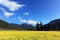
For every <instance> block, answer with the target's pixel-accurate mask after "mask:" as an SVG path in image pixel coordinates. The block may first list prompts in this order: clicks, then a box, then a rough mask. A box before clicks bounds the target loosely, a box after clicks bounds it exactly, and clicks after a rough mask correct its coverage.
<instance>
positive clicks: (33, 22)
mask: <svg viewBox="0 0 60 40" xmlns="http://www.w3.org/2000/svg"><path fill="white" fill-rule="evenodd" d="M20 22H22V23H28V24H32V25H36V23H37V21H34V20H20Z"/></svg>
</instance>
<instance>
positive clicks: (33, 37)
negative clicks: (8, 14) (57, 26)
mask: <svg viewBox="0 0 60 40" xmlns="http://www.w3.org/2000/svg"><path fill="white" fill-rule="evenodd" d="M0 40H60V32H59V31H0Z"/></svg>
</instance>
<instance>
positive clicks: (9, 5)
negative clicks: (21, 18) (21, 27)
mask: <svg viewBox="0 0 60 40" xmlns="http://www.w3.org/2000/svg"><path fill="white" fill-rule="evenodd" d="M0 4H1V5H3V6H5V7H7V8H9V9H10V10H11V11H15V10H18V9H19V8H22V7H23V6H25V5H23V4H18V3H17V2H15V1H9V0H0Z"/></svg>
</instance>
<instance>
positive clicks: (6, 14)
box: [4, 12, 14, 17]
mask: <svg viewBox="0 0 60 40" xmlns="http://www.w3.org/2000/svg"><path fill="white" fill-rule="evenodd" d="M13 15H14V14H13V13H9V12H5V13H4V16H6V17H10V16H13Z"/></svg>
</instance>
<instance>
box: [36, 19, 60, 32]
mask: <svg viewBox="0 0 60 40" xmlns="http://www.w3.org/2000/svg"><path fill="white" fill-rule="evenodd" d="M36 28H37V31H60V19H56V20H53V21H51V22H49V23H48V24H45V25H43V24H42V23H41V22H40V24H39V23H37V24H36Z"/></svg>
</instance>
